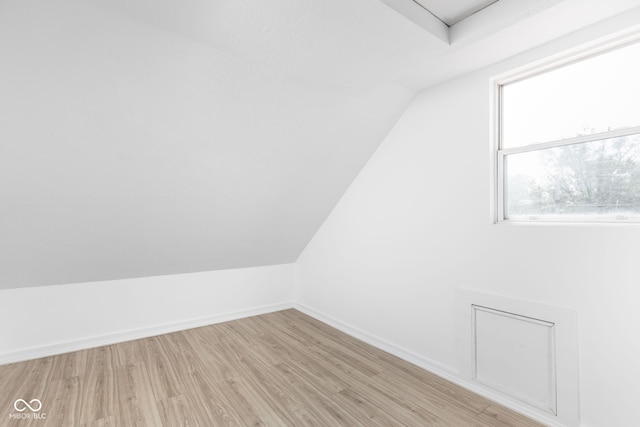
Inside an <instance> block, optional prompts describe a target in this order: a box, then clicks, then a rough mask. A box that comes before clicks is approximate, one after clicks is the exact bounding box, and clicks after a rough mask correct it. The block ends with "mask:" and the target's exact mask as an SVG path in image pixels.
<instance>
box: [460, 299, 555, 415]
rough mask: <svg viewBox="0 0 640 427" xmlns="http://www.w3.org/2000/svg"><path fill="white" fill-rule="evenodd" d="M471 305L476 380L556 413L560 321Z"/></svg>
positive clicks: (548, 411)
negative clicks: (557, 347)
mask: <svg viewBox="0 0 640 427" xmlns="http://www.w3.org/2000/svg"><path fill="white" fill-rule="evenodd" d="M471 307H472V328H473V347H472V351H473V379H474V380H475V381H477V382H479V383H481V384H483V385H485V386H488V387H491V388H493V389H495V390H497V391H499V392H502V393H504V394H506V395H508V396H512V397H513V398H515V399H518V400H520V401H522V402H524V403H527V404H529V405H531V406H533V407H536V408H538V409H540V410H542V411H544V412H547V413H549V414H552V415H556V414H557V401H556V350H555V324H554V323H553V322H549V321H546V320H542V319H535V318H531V317H526V316H521V315H518V314H513V313H509V312H505V311H500V310H495V309H492V308H487V307H482V306H478V305H472V306H471Z"/></svg>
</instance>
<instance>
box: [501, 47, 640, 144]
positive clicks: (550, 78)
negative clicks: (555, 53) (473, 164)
mask: <svg viewBox="0 0 640 427" xmlns="http://www.w3.org/2000/svg"><path fill="white" fill-rule="evenodd" d="M502 111H503V113H502V114H503V128H502V132H503V133H502V148H513V147H521V146H524V145H529V144H536V143H541V142H548V141H556V140H560V139H566V138H573V137H575V136H579V135H586V134H592V133H600V132H606V131H608V130H616V129H623V128H627V127H632V126H637V125H640V43H636V44H633V45H631V46H627V47H624V48H621V49H618V50H615V51H613V52H607V53H603V54H601V55H598V56H595V57H593V58H589V59H586V60H584V61H580V62H577V63H574V64H571V65H567V66H565V67H562V68H558V69H555V70H553V71H551V72H547V73H544V74H540V75H538V76H534V77H531V78H529V79H525V80H521V81H518V82H515V83H511V84H507V85H505V86H503V88H502Z"/></svg>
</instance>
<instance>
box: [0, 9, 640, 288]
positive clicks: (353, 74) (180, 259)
mask: <svg viewBox="0 0 640 427" xmlns="http://www.w3.org/2000/svg"><path fill="white" fill-rule="evenodd" d="M403 2H404V3H403ZM637 3H638V2H637V1H635V0H634V1H631V0H611V1H608V2H601V1H595V0H586V1H585V0H580V1H578V0H565V1H559V0H554V1H552V0H536V1H533V0H515V1H514V0H500V1H497V2H491V1H475V0H465V1H463V2H444V1H436V0H431V1H429V0H420V1H411V0H383V1H380V0H264V1H255V0H85V1H80V0H33V1H23V0H0V58H2V59H1V61H2V66H1V67H0V259H1V260H2V261H1V262H2V265H1V267H0V288H13V287H21V286H36V285H48V284H58V283H72V282H84V281H93V280H106V279H116V278H128V277H139V276H151V275H160V274H172V273H184V272H195V271H203V270H216V269H225V268H236V267H248V266H257V265H268V264H278V263H287V262H293V261H295V259H296V258H297V256H298V254H299V253H300V252H301V250H302V249H303V248H304V246H305V245H306V244H307V242H308V241H309V239H310V238H311V236H312V235H313V233H314V232H315V231H316V230H317V229H318V227H319V226H320V224H321V223H322V221H323V220H324V219H325V218H326V216H327V215H328V213H329V212H330V211H331V209H332V208H333V206H334V205H335V203H336V202H337V201H338V199H339V198H340V196H341V195H342V193H343V192H344V191H345V189H346V188H347V186H348V185H349V184H350V183H351V181H352V180H353V178H354V177H355V175H356V174H357V173H358V172H359V170H360V169H361V168H362V166H363V165H364V164H365V163H366V161H367V159H368V158H369V157H370V155H371V154H372V152H373V151H374V150H375V149H376V147H377V146H378V144H379V143H380V142H381V141H382V139H383V138H384V137H385V135H386V134H387V132H388V131H389V130H390V129H391V127H392V126H393V125H394V123H395V122H396V120H397V119H398V117H399V116H400V115H401V114H402V112H403V110H404V109H405V108H406V106H407V105H408V104H409V103H410V102H411V100H412V98H413V97H414V96H415V94H416V93H417V92H418V91H420V90H422V89H424V88H427V87H429V86H432V85H434V84H437V83H438V82H441V81H444V80H447V79H450V78H452V77H454V76H456V75H460V74H462V73H465V72H468V71H471V70H473V69H476V68H479V67H482V66H485V65H488V64H490V63H492V62H495V61H497V60H500V59H503V58H505V57H507V56H510V55H513V54H515V53H518V52H521V51H523V50H526V49H528V48H531V47H534V46H536V45H539V44H541V43H544V42H546V41H548V40H551V39H553V38H555V37H558V36H560V35H563V34H566V33H568V32H571V31H573V30H575V29H578V28H580V27H583V26H586V25H588V24H590V23H593V22H596V21H598V20H601V19H603V18H606V17H607V16H611V15H613V14H616V13H620V12H622V11H624V10H626V9H629V8H631V7H634V6H637V5H638V4H637ZM461 5H462V6H463V7H458V6H461ZM518 5H520V6H518ZM453 6H455V7H453ZM427 9H428V10H427Z"/></svg>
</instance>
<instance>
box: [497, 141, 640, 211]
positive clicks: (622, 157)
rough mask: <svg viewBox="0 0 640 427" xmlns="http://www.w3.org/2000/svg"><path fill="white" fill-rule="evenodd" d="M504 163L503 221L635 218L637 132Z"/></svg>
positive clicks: (639, 183)
mask: <svg viewBox="0 0 640 427" xmlns="http://www.w3.org/2000/svg"><path fill="white" fill-rule="evenodd" d="M504 161H505V164H504V168H505V169H504V170H505V172H504V177H505V180H504V185H505V188H504V195H505V204H504V210H505V212H504V215H505V219H532V217H537V218H536V219H542V220H544V219H554V218H555V219H563V218H568V217H571V218H573V217H578V218H580V217H585V216H588V217H590V218H594V217H595V219H598V218H600V219H616V218H617V219H622V218H624V217H630V218H631V217H635V218H636V219H637V218H638V217H640V134H638V135H631V136H626V137H619V138H610V139H605V140H600V141H591V142H585V143H581V144H572V145H565V146H560V147H554V148H548V149H543V150H536V151H530V152H525V153H518V154H510V155H507V156H505V157H504Z"/></svg>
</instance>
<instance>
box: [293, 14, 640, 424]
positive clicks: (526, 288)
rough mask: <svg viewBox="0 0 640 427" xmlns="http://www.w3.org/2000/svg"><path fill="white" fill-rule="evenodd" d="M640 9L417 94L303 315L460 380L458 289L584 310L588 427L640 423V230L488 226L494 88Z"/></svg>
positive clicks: (342, 205) (334, 222)
mask: <svg viewBox="0 0 640 427" xmlns="http://www.w3.org/2000/svg"><path fill="white" fill-rule="evenodd" d="M637 12H638V11H637V10H636V11H635V14H627V15H626V16H624V17H617V18H615V19H612V20H609V21H607V22H605V23H601V24H599V25H597V26H595V27H591V28H588V29H586V30H583V31H581V32H579V33H576V34H573V35H571V36H570V37H566V38H564V39H561V40H559V41H556V42H554V43H552V44H550V45H546V46H543V47H541V48H538V49H536V50H534V51H532V52H528V53H526V54H523V55H521V56H519V57H516V58H512V59H510V60H508V61H506V62H502V63H499V64H497V65H495V66H492V67H490V68H488V69H484V70H481V71H479V72H474V73H472V74H470V75H467V76H464V77H462V78H458V79H456V80H453V81H451V82H448V83H446V84H442V85H440V86H438V87H435V88H433V89H431V90H428V91H426V92H424V93H423V94H421V95H420V96H419V97H418V98H417V99H416V100H415V101H414V102H413V104H412V105H411V106H410V107H409V109H408V110H407V111H406V113H405V114H404V116H403V117H402V118H401V119H400V121H399V122H398V123H397V125H396V126H395V128H394V129H393V130H392V131H391V133H390V134H389V135H388V136H387V138H386V140H385V141H384V142H383V144H382V145H381V146H380V148H379V149H378V150H377V152H376V153H375V154H374V156H373V157H372V158H371V160H370V161H369V163H368V164H367V165H366V167H365V168H364V169H363V170H362V172H361V173H360V175H359V176H358V177H357V178H356V180H355V181H354V183H353V184H352V185H351V187H350V188H349V190H348V191H347V192H346V194H345V195H344V196H343V198H342V200H341V201H340V202H339V204H338V205H337V206H336V208H335V209H334V211H333V212H332V214H331V215H330V216H329V217H328V219H327V220H326V222H325V223H324V225H323V226H322V227H321V228H320V230H319V231H318V233H317V234H316V235H315V237H314V238H313V239H312V241H311V242H310V244H309V245H308V246H307V248H306V249H305V251H304V252H303V253H302V255H301V256H300V258H299V259H298V262H297V264H296V284H297V288H296V292H297V300H298V302H299V303H300V304H301V306H302V307H303V308H306V309H308V310H309V311H312V312H315V313H320V314H322V315H323V316H326V318H327V319H334V320H335V321H336V322H337V323H339V324H342V325H344V326H346V327H347V328H350V329H351V330H353V331H361V332H362V333H363V335H366V336H369V337H372V339H373V340H377V341H378V342H382V343H389V344H390V345H392V346H393V347H395V348H397V349H402V351H403V352H404V354H409V355H413V356H415V359H419V360H422V361H424V362H425V364H431V365H432V366H436V367H438V369H441V370H442V371H443V372H447V373H449V374H451V375H453V376H454V377H455V376H459V375H460V371H461V366H460V365H459V360H460V354H458V353H457V347H456V321H457V319H456V302H455V294H456V290H457V289H459V288H461V287H469V288H473V289H475V290H477V291H481V292H490V293H495V294H500V295H503V296H507V297H512V298H519V299H524V300H528V301H535V302H538V303H542V304H547V305H551V306H558V307H565V308H568V309H572V310H575V311H576V312H577V313H578V322H579V348H580V350H579V358H580V379H579V381H580V401H581V403H580V409H581V419H582V422H581V425H583V426H591V427H593V426H630V425H637V423H638V420H637V410H636V406H637V397H638V396H640V382H639V381H638V378H640V363H638V360H640V344H639V341H640V340H638V331H639V330H640V329H639V326H638V325H640V310H638V308H637V302H638V301H639V300H640V289H639V288H638V279H639V277H640V274H639V273H640V271H639V268H638V254H639V253H640V226H637V225H627V226H624V225H623V226H606V225H592V226H587V225H574V226H569V225H566V226H559V225H520V226H514V225H503V224H500V225H496V224H493V223H492V221H491V215H490V206H491V179H490V177H491V173H492V172H491V171H492V166H491V160H490V159H491V148H490V147H491V142H490V128H491V126H490V105H491V102H490V101H491V100H490V84H489V79H490V78H491V77H492V76H494V75H495V74H497V73H503V72H506V71H508V70H510V69H512V68H514V67H517V66H522V65H525V64H527V63H529V62H531V61H534V60H538V59H540V58H543V57H544V56H546V55H548V54H552V53H556V52H559V51H561V50H563V49H566V48H570V47H572V46H574V45H577V44H578V43H583V42H587V41H589V40H591V39H594V38H595V37H599V36H601V35H603V34H606V33H610V32H612V31H614V30H616V29H619V28H621V27H624V26H627V25H630V24H631V23H633V22H634V21H635V22H638V19H639V16H638V15H639V14H638V13H637Z"/></svg>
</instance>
